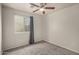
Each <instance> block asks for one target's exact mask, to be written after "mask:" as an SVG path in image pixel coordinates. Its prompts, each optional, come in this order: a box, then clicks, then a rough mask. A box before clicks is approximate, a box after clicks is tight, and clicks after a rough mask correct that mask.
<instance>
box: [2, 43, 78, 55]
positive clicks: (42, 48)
mask: <svg viewBox="0 0 79 59" xmlns="http://www.w3.org/2000/svg"><path fill="white" fill-rule="evenodd" d="M4 55H78V54H77V53H75V52H72V51H70V50H67V49H64V48H61V47H58V46H56V45H53V44H49V43H47V42H41V43H38V44H34V45H30V46H26V47H23V48H20V49H15V50H13V51H8V52H5V53H4Z"/></svg>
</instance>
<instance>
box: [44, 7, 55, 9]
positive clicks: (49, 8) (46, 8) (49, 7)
mask: <svg viewBox="0 0 79 59" xmlns="http://www.w3.org/2000/svg"><path fill="white" fill-rule="evenodd" d="M45 9H55V7H45Z"/></svg>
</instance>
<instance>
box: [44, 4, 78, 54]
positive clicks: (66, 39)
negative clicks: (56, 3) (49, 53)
mask: <svg viewBox="0 0 79 59" xmlns="http://www.w3.org/2000/svg"><path fill="white" fill-rule="evenodd" d="M47 22H48V27H47V29H48V30H47V32H48V33H47V34H48V35H47V38H48V39H47V40H46V41H48V42H50V43H53V44H56V45H59V46H61V47H64V48H67V49H70V50H72V51H75V52H78V53H79V4H76V5H74V6H71V7H68V8H64V9H62V10H59V11H56V12H54V13H51V14H49V15H47ZM45 34H46V33H45Z"/></svg>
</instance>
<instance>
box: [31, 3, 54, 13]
mask: <svg viewBox="0 0 79 59" xmlns="http://www.w3.org/2000/svg"><path fill="white" fill-rule="evenodd" d="M30 5H31V6H32V7H37V8H38V9H36V10H34V11H33V12H37V11H39V10H40V11H42V13H43V14H45V13H46V12H45V10H46V9H49V10H52V9H55V7H46V5H47V3H40V5H36V4H34V3H30Z"/></svg>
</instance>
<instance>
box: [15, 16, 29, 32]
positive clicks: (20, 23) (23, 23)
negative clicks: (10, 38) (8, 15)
mask: <svg viewBox="0 0 79 59" xmlns="http://www.w3.org/2000/svg"><path fill="white" fill-rule="evenodd" d="M14 17H15V31H16V32H28V31H30V17H28V16H21V15H15V16H14Z"/></svg>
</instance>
